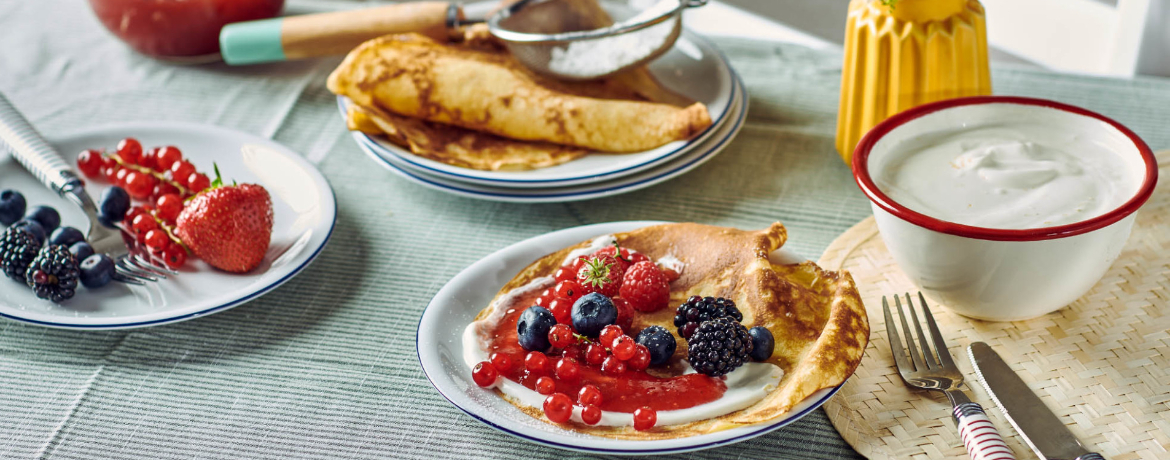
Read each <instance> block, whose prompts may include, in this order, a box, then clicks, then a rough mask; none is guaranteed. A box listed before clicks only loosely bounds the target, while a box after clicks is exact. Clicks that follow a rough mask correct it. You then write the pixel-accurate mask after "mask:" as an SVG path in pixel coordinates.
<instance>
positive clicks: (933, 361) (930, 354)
mask: <svg viewBox="0 0 1170 460" xmlns="http://www.w3.org/2000/svg"><path fill="white" fill-rule="evenodd" d="M906 309H907V310H910V319H912V320H914V330H915V331H916V332H918V344H919V345H921V346H922V360H923V361H925V362H926V368H927V369H930V368H936V367H938V358H936V357H935V353H938V352H937V351H935V350H932V349H931V347H930V344H929V343H927V342H926V334H923V333H922V322H921V321H918V313H915V312H914V301H913V300H911V299H910V293H906ZM942 352H943V353H946V352H947V349H946V348H943V349H942Z"/></svg>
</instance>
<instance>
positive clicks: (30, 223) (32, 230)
mask: <svg viewBox="0 0 1170 460" xmlns="http://www.w3.org/2000/svg"><path fill="white" fill-rule="evenodd" d="M12 226H13V227H19V228H23V229H24V231H26V232H28V233H29V234H30V235H32V236H33V238H36V240H37V244H45V227H42V226H41V224H39V223H37V221H35V220H28V219H21V220H18V221H16V223H15V224H12Z"/></svg>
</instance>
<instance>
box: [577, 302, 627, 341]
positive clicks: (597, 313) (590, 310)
mask: <svg viewBox="0 0 1170 460" xmlns="http://www.w3.org/2000/svg"><path fill="white" fill-rule="evenodd" d="M572 319H573V329H576V330H577V332H578V333H580V334H582V335H584V336H586V337H597V334H599V333H601V328H603V327H605V326H609V325H610V324H613V323H615V322H617V307H615V306H614V305H613V300H610V298H609V297H606V296H604V295H601V294H598V293H596V292H591V293H589V294H585V295H583V296H581V298H579V299H577V301H576V302H574V303H573V311H572Z"/></svg>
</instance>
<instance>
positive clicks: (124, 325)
mask: <svg viewBox="0 0 1170 460" xmlns="http://www.w3.org/2000/svg"><path fill="white" fill-rule="evenodd" d="M205 127H211V128H218V129H223V130H227V131H235V130H232V129H229V128H224V127H222V126H216V125H205ZM102 128H105V127H104V126H98V127H95V128H92V130H99V129H102ZM235 132H237V133H243V134H247V135H249V136H252V137H257V138H260V139H264V140H265V141H268V142H273V143H275V142H276V141H273V140H272V139H265V138H261V137H259V136H256V135H254V134H251V133H245V132H243V131H235ZM73 135H78V134H76V133H68V135H66V136H61V137H68V136H73ZM50 143H52V140H51V139H50ZM282 147H283V146H282ZM285 149H287V150H291V149H288V147H285ZM298 157H299V155H298ZM300 158H301V159H304V157H300ZM310 165H311V164H310ZM313 169H316V167H315V166H314V167H313ZM318 174H320V171H318ZM321 179H323V180H324V181H325V185H328V186H329V190H330V193H329V194H330V195H331V196H332V197H333V209H334V210H335V211H334V213H333V219H332V220H331V221H330V222H329V231H328V232H326V233H325V238H324V239H322V240H321V245H320V246H318V247H317V249H316V250H315V251H313V253H312V254H311V255H309V257H308V258H306V259H305V262H304V263H302V264H301V265H300V266H298V267H297V268H295V269H293V270H292V271H290V272H288V274H287V275H285V276H284V277H282V278H281V279H278V280H276V281H275V282H273V283H272V284H269V285H268V286H265V287H263V288H261V289H259V290H257V291H255V292H253V293H251V294H248V295H246V296H244V297H241V298H239V299H236V300H233V301H231V302H228V303H225V304H222V305H217V306H214V307H211V308H207V309H204V310H200V311H197V312H194V313H187V314H185V315H180V316H173V317H170V318H159V319H155V320H150V321H138V322H133V323H111V324H70V323H56V322H52V321H39V320H35V319H27V318H21V317H19V316H12V315H9V314H5V313H0V318H7V319H11V320H15V321H19V322H22V323H26V324H36V325H38V326H47V327H55V328H61V329H85V330H102V329H128V328H136V327H145V326H157V325H160V324H168V323H177V322H180V321H185V320H188V319H194V318H198V317H200V316H205V315H210V314H213V313H217V312H219V311H222V310H227V309H229V308H232V307H236V306H239V305H241V304H243V303H246V302H248V301H250V300H252V299H255V298H257V297H260V296H262V295H264V294H267V293H268V292H269V291H271V290H273V289H276V288H277V287H280V285H282V284H284V283H285V282H287V281H288V280H290V279H292V278H293V277H294V276H297V275H298V274H300V273H301V271H304V269H305V268H306V267H308V266H309V264H310V263H313V261H314V260H317V256H318V255H320V254H321V251H323V250H325V246H328V244H329V239H330V238H332V237H333V230H334V229H335V228H337V212H336V209H337V194H336V193H332V191H333V184H330V183H329V178H327V177H325V175H324V174H321Z"/></svg>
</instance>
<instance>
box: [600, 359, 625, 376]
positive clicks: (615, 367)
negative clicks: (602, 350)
mask: <svg viewBox="0 0 1170 460" xmlns="http://www.w3.org/2000/svg"><path fill="white" fill-rule="evenodd" d="M625 371H626V363H624V362H622V360H620V359H617V356H607V357H606V358H605V361H602V362H601V372H604V373H605V375H614V376H616V375H621V374H622V373H623V372H625Z"/></svg>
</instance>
